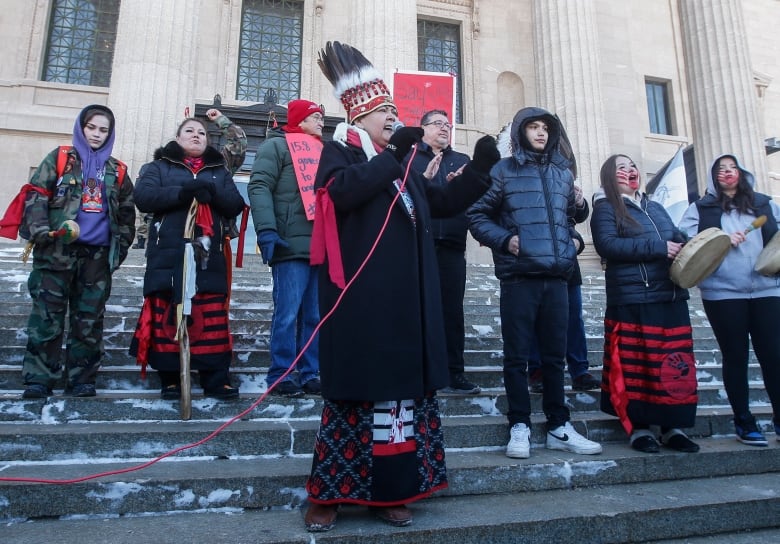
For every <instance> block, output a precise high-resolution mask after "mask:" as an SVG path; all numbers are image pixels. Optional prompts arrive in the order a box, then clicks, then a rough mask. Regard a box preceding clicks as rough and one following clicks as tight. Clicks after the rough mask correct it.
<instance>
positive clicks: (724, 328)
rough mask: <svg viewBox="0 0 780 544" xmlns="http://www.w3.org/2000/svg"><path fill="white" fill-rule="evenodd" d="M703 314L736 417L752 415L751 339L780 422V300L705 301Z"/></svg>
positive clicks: (765, 384)
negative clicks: (778, 326)
mask: <svg viewBox="0 0 780 544" xmlns="http://www.w3.org/2000/svg"><path fill="white" fill-rule="evenodd" d="M702 302H703V303H704V312H705V313H706V314H707V319H708V320H709V321H710V325H712V332H713V333H714V334H715V338H716V339H717V341H718V346H719V347H720V351H721V357H722V359H723V363H722V365H723V385H724V386H725V388H726V395H728V397H729V403H730V404H731V409H732V410H733V412H734V416H735V417H736V418H737V419H739V418H741V417H744V416H746V415H748V414H750V388H749V386H748V357H749V348H750V346H749V344H748V340H750V341H752V342H753V351H754V352H755V354H756V358H757V359H758V364H759V365H760V366H761V374H762V375H763V376H764V387H765V388H766V392H767V394H768V395H769V401H770V402H771V403H772V410H773V411H774V417H775V419H774V421H775V423H780V331H778V328H777V321H776V319H777V316H780V297H765V298H753V299H747V298H738V299H727V300H704V301H702Z"/></svg>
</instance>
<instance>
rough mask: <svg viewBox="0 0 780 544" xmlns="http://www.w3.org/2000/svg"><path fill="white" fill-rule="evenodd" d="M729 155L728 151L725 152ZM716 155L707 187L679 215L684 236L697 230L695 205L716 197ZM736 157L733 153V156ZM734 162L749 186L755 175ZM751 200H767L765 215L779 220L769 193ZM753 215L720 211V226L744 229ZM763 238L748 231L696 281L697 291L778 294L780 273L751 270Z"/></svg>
mask: <svg viewBox="0 0 780 544" xmlns="http://www.w3.org/2000/svg"><path fill="white" fill-rule="evenodd" d="M729 156H731V157H733V156H732V155H729ZM721 158H722V156H721V157H718V158H717V159H715V161H713V164H712V167H711V168H710V171H709V178H708V181H707V191H706V193H705V195H704V196H703V197H702V198H701V200H700V201H699V202H694V203H693V204H691V205H690V206H689V207H688V209H687V210H686V211H685V213H684V214H683V216H682V219H680V229H681V230H682V231H683V232H685V233H686V234H687V235H688V236H695V235H696V234H698V232H699V230H700V228H699V221H700V218H699V206H701V205H702V203H704V204H705V205H706V204H707V203H708V202H711V201H713V200H716V199H717V192H716V190H715V174H713V172H714V171H715V169H716V167H717V164H718V161H719V160H720V159H721ZM733 158H734V159H735V161H736V157H733ZM737 166H738V167H739V169H740V170H742V174H743V175H744V177H745V179H747V181H748V183H750V185H751V187H755V178H754V176H753V174H752V173H751V172H749V171H747V170H745V168H743V167H742V165H740V164H739V162H738V161H737ZM754 203H755V204H756V205H760V204H762V203H766V204H768V206H769V207H770V209H771V214H772V217H769V218H768V219H769V220H770V221H774V222H775V224H778V222H780V207H779V206H778V205H777V204H776V203H775V202H773V201H771V200H769V197H768V196H766V195H763V194H761V193H756V194H755V200H754ZM755 218H756V217H755V216H754V215H752V214H750V213H748V214H741V213H739V211H738V210H730V211H729V212H723V213H722V214H721V216H720V228H721V229H722V230H723V231H724V232H725V233H726V234H731V233H733V232H737V231H740V230H741V231H744V230H745V228H747V226H748V225H750V223H752V222H753V220H754V219H755ZM766 242H768V240H764V237H762V235H761V231H755V232H752V233H750V234H749V235H748V236H747V237H746V239H745V241H744V242H742V243H741V244H739V245H738V246H737V247H731V248H730V249H729V252H728V254H727V255H726V258H725V259H724V260H723V262H722V263H721V264H720V266H719V267H718V268H716V269H715V271H714V272H713V273H712V274H711V275H709V276H708V277H707V278H705V279H704V280H702V282H701V283H700V284H699V285H698V287H699V290H700V291H701V298H702V299H704V300H725V299H737V298H761V297H780V277H771V278H770V277H766V276H762V275H761V274H759V273H758V272H756V271H755V270H754V267H755V265H756V259H758V256H759V254H760V253H761V251H762V250H763V249H764V244H765V243H766Z"/></svg>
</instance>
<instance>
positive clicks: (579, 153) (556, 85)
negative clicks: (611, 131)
mask: <svg viewBox="0 0 780 544" xmlns="http://www.w3.org/2000/svg"><path fill="white" fill-rule="evenodd" d="M532 7H533V23H534V24H533V28H534V52H535V53H536V96H537V102H538V103H537V104H528V105H529V106H534V105H538V106H540V107H542V108H545V109H547V110H550V111H552V112H553V113H556V114H558V116H559V117H560V118H561V121H562V122H563V125H564V127H565V129H566V132H567V133H568V135H569V139H570V140H571V143H572V147H573V148H574V153H575V156H576V158H577V167H578V180H579V181H578V183H580V184H581V186H582V188H583V190H584V191H585V196H586V198H590V196H591V195H592V194H593V193H594V191H596V189H598V187H599V179H598V178H599V169H600V168H601V163H602V162H603V161H604V160H605V159H606V158H607V157H608V156H609V155H610V149H609V138H608V134H607V122H606V118H605V113H604V104H603V100H602V94H601V81H600V79H599V78H600V77H601V69H600V66H599V45H598V39H597V35H596V21H595V7H594V4H593V0H577V1H576V2H570V1H568V0H534V1H533V5H532ZM580 230H582V231H583V232H584V231H585V230H587V229H586V227H584V225H582V226H581V227H580Z"/></svg>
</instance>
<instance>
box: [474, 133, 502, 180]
mask: <svg viewBox="0 0 780 544" xmlns="http://www.w3.org/2000/svg"><path fill="white" fill-rule="evenodd" d="M499 160H501V153H499V152H498V147H497V146H496V139H495V138H493V136H483V137H482V138H480V139H479V140H477V143H476V144H475V145H474V158H473V159H471V166H472V168H474V170H476V171H477V172H480V173H482V174H489V173H490V169H491V168H493V165H494V164H496V163H497V162H498V161H499Z"/></svg>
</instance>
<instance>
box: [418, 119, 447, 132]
mask: <svg viewBox="0 0 780 544" xmlns="http://www.w3.org/2000/svg"><path fill="white" fill-rule="evenodd" d="M428 125H433V126H435V127H436V128H446V129H447V130H452V124H451V123H448V122H447V121H431V122H430V123H425V124H424V125H423V126H424V127H427V126H428Z"/></svg>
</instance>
